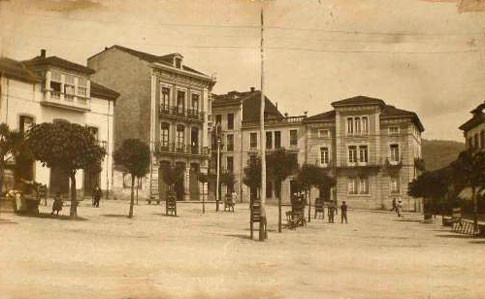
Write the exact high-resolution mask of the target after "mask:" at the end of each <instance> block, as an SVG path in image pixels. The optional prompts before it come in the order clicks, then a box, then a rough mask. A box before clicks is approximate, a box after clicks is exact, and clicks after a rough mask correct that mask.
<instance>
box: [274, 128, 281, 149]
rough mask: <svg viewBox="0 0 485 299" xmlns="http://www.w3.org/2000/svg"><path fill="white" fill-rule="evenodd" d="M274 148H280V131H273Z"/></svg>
mask: <svg viewBox="0 0 485 299" xmlns="http://www.w3.org/2000/svg"><path fill="white" fill-rule="evenodd" d="M274 148H281V132H280V131H275V132H274Z"/></svg>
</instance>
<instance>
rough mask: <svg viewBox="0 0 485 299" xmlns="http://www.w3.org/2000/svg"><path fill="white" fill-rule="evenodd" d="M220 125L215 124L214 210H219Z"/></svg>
mask: <svg viewBox="0 0 485 299" xmlns="http://www.w3.org/2000/svg"><path fill="white" fill-rule="evenodd" d="M221 135H222V134H221V125H220V124H217V126H216V138H217V176H216V212H217V211H219V200H220V198H219V194H220V193H219V192H220V176H221Z"/></svg>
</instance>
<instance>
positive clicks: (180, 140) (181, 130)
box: [177, 125, 185, 150]
mask: <svg viewBox="0 0 485 299" xmlns="http://www.w3.org/2000/svg"><path fill="white" fill-rule="evenodd" d="M184 139H185V127H184V126H182V125H178V126H177V149H179V150H181V149H183V148H184V143H185V142H184Z"/></svg>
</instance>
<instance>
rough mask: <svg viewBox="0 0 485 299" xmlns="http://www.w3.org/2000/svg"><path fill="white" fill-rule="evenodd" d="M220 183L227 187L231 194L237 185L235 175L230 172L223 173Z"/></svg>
mask: <svg viewBox="0 0 485 299" xmlns="http://www.w3.org/2000/svg"><path fill="white" fill-rule="evenodd" d="M220 183H221V184H222V185H224V186H226V187H227V188H228V190H229V192H232V191H234V185H235V184H236V183H237V181H236V177H235V176H234V173H232V172H229V171H225V172H223V173H221V177H220Z"/></svg>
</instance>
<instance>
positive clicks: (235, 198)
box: [232, 190, 237, 204]
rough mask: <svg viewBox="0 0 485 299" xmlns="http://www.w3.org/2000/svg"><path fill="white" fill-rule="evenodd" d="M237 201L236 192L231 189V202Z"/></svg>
mask: <svg viewBox="0 0 485 299" xmlns="http://www.w3.org/2000/svg"><path fill="white" fill-rule="evenodd" d="M236 202H237V193H236V191H234V190H232V203H233V204H235V203H236Z"/></svg>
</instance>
